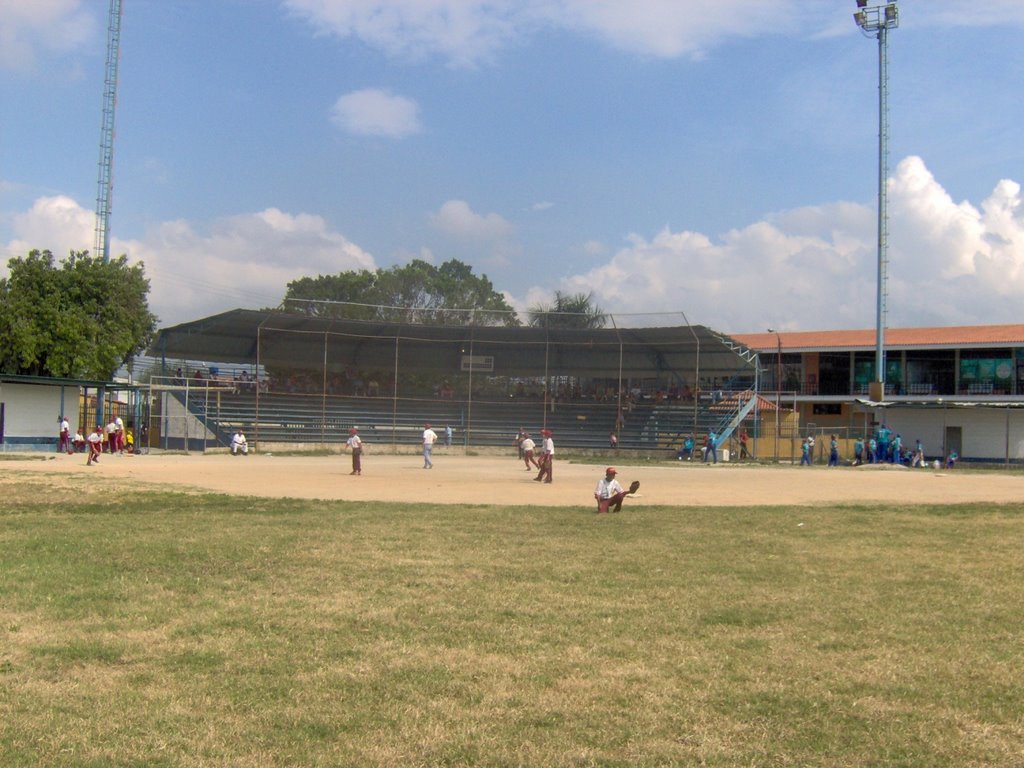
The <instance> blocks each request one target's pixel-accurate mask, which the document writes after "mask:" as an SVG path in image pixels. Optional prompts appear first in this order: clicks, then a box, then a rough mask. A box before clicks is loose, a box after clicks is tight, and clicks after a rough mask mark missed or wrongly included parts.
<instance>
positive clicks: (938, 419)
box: [879, 407, 1024, 461]
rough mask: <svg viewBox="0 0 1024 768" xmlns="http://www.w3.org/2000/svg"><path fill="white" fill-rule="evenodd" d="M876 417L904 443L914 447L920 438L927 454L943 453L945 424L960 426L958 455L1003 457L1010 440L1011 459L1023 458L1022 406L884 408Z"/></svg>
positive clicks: (1023, 427)
mask: <svg viewBox="0 0 1024 768" xmlns="http://www.w3.org/2000/svg"><path fill="white" fill-rule="evenodd" d="M879 418H880V419H882V420H883V421H884V422H885V423H886V424H888V425H889V427H890V429H893V430H894V431H896V432H898V433H899V434H900V436H901V437H902V438H903V444H904V445H907V446H910V447H911V448H913V447H914V441H915V440H917V439H918V438H920V440H921V442H922V443H924V452H925V455H926V456H928V457H929V458H936V457H938V456H941V454H942V441H943V437H944V434H945V430H944V427H960V428H961V432H962V442H963V448H962V449H961V451H960V455H961V456H965V457H968V458H972V459H989V460H996V461H1003V460H1004V459H1005V458H1006V455H1007V440H1009V456H1010V461H1021V460H1024V409H1021V408H1010V409H1006V408H980V407H974V408H946V409H942V408H887V409H885V410H884V411H882V412H881V415H880V416H879ZM1007 420H1009V422H1008V421H1007Z"/></svg>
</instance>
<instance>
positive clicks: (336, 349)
mask: <svg viewBox="0 0 1024 768" xmlns="http://www.w3.org/2000/svg"><path fill="white" fill-rule="evenodd" d="M744 352H745V350H744V349H743V348H741V347H739V345H736V344H735V343H734V342H732V340H731V339H728V338H727V337H725V336H724V335H722V334H719V333H717V332H715V331H712V330H710V329H708V328H705V327H703V326H674V327H660V328H601V329H596V330H578V329H561V328H551V329H545V328H533V327H519V328H510V327H505V326H479V325H476V326H444V325H412V324H401V323H374V322H366V321H359V320H340V319H330V318H317V317H309V316H305V315H294V314H287V313H283V312H278V311H263V310H261V311H257V310H247V309H235V310H231V311H229V312H224V313H221V314H219V315H213V316H210V317H206V318H202V319H200V320H195V321H193V322H189V323H183V324H181V325H176V326H173V327H170V328H164V329H161V330H160V331H159V333H158V334H157V337H156V339H155V341H154V342H153V344H152V346H151V347H150V349H149V354H151V355H154V356H157V357H165V358H171V359H192V360H206V361H210V362H214V361H216V362H220V363H236V364H253V363H259V364H260V365H262V366H264V367H270V368H273V367H276V366H280V367H289V368H309V369H321V368H322V367H323V365H324V361H325V359H326V360H327V363H328V368H330V369H345V368H351V367H355V368H358V369H372V368H378V369H384V370H390V369H392V368H393V367H394V366H395V364H396V357H400V358H401V360H402V367H403V368H404V369H406V370H417V371H435V372H439V373H451V372H454V371H458V370H460V366H461V365H464V364H465V360H466V358H467V356H470V355H471V356H472V357H473V358H474V359H479V358H485V357H488V358H493V359H492V360H491V363H492V364H493V368H492V369H491V370H490V371H488V373H489V374H490V375H500V376H538V375H543V374H545V373H549V374H551V375H575V376H593V377H600V376H605V377H612V378H614V377H616V376H618V374H619V372H620V371H621V373H622V375H623V376H624V377H626V376H633V377H636V376H643V377H654V376H657V375H659V374H661V373H670V372H676V373H678V374H680V375H682V377H683V378H684V380H687V381H688V382H692V380H693V379H694V378H696V375H695V374H696V372H699V375H700V378H702V379H705V378H708V377H731V376H734V375H737V374H740V375H742V374H743V373H746V372H752V370H753V368H752V365H753V364H752V363H751V362H750V361H749V360H748V359H747V358H746V357H745V356H744V354H743V353H744Z"/></svg>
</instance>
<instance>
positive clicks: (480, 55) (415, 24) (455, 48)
mask: <svg viewBox="0 0 1024 768" xmlns="http://www.w3.org/2000/svg"><path fill="white" fill-rule="evenodd" d="M283 5H284V6H285V7H286V8H287V9H288V10H290V11H291V12H292V13H293V14H295V15H296V16H298V17H299V18H301V19H304V20H306V21H308V22H309V23H310V24H312V25H313V26H314V27H315V28H316V29H317V30H318V31H320V32H322V33H325V34H332V35H337V36H338V37H342V38H348V37H354V38H357V39H359V40H362V41H364V42H366V43H367V44H369V45H372V46H374V47H376V48H379V49H382V50H384V51H386V52H388V53H389V54H391V55H395V56H402V57H411V58H420V57H423V56H428V55H436V54H440V55H441V56H443V57H445V58H447V59H448V60H449V61H450V62H451V63H453V64H455V65H472V64H474V63H476V62H478V61H480V60H484V59H487V58H488V57H489V56H490V55H491V53H492V52H493V51H494V50H496V49H498V48H500V47H501V46H503V45H504V44H505V43H506V42H507V41H508V40H509V39H510V38H511V37H513V36H514V32H515V25H516V22H517V20H519V19H521V11H520V10H519V8H520V7H521V6H522V7H528V6H529V5H530V3H529V2H526V1H525V0H524V1H523V2H517V1H516V0H283Z"/></svg>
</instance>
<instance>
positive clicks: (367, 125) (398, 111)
mask: <svg viewBox="0 0 1024 768" xmlns="http://www.w3.org/2000/svg"><path fill="white" fill-rule="evenodd" d="M331 122H333V123H334V124H335V125H336V126H338V127H339V128H341V129H342V130H345V131H348V132H349V133H354V134H356V135H359V136H386V137H388V138H392V139H400V138H403V137H405V136H410V135H412V134H414V133H419V131H420V130H421V126H420V118H419V106H418V105H417V104H416V102H415V101H413V100H411V99H407V98H405V97H404V96H396V95H395V94H393V93H391V92H390V91H386V90H380V89H376V88H366V89H363V90H360V91H353V92H351V93H347V94H345V95H344V96H341V97H340V98H339V99H338V100H337V101H336V102H335V104H334V107H333V109H332V110H331Z"/></svg>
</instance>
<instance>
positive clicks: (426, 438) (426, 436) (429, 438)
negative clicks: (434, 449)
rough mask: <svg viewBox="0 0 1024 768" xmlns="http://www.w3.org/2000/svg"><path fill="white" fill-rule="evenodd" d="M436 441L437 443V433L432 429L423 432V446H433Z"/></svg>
mask: <svg viewBox="0 0 1024 768" xmlns="http://www.w3.org/2000/svg"><path fill="white" fill-rule="evenodd" d="M436 441H437V432H435V431H434V430H432V429H430V428H429V427H428V428H427V429H424V430H423V444H424V445H433V444H434V443H435V442H436Z"/></svg>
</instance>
